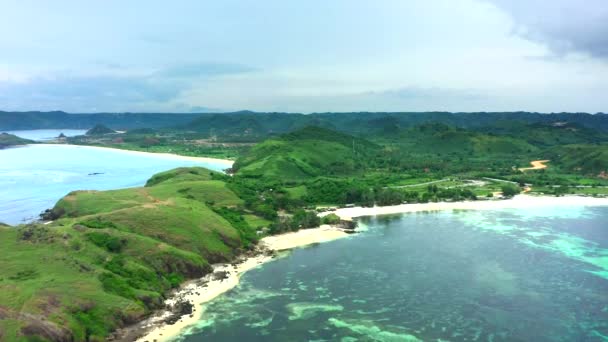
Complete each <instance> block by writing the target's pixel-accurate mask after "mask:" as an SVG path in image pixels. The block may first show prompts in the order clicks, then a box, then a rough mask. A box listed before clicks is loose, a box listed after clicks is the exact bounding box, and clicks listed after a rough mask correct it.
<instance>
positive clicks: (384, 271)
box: [181, 207, 608, 342]
mask: <svg viewBox="0 0 608 342" xmlns="http://www.w3.org/2000/svg"><path fill="white" fill-rule="evenodd" d="M361 223H362V225H363V226H365V227H367V230H365V231H364V232H362V233H359V234H357V235H354V236H352V237H349V238H347V239H343V240H338V241H334V242H330V243H326V244H320V245H316V246H313V247H309V248H302V249H297V250H295V251H293V252H291V253H290V254H289V255H287V256H286V257H284V258H281V259H279V260H276V261H274V262H271V263H268V264H265V265H264V266H262V267H260V268H257V269H255V270H252V271H250V272H248V273H246V274H245V275H244V276H243V278H242V282H241V284H240V285H239V286H238V287H236V288H235V289H233V290H232V291H230V292H229V293H227V294H226V295H224V296H221V297H219V298H218V299H216V300H214V301H213V302H211V303H209V304H207V305H206V310H205V312H204V313H203V317H202V318H201V320H200V321H199V323H198V324H197V326H195V327H193V328H192V329H191V330H190V331H189V332H187V333H186V334H185V335H184V336H182V337H181V339H183V340H185V341H189V342H193V341H417V340H423V341H606V340H608V208H606V207H602V208H600V207H598V208H587V207H560V208H544V209H538V208H530V209H526V210H497V211H455V212H442V213H427V214H423V213H420V214H409V215H403V216H386V217H378V218H371V219H364V220H361Z"/></svg>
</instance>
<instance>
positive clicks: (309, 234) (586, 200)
mask: <svg viewBox="0 0 608 342" xmlns="http://www.w3.org/2000/svg"><path fill="white" fill-rule="evenodd" d="M547 206H608V198H595V197H583V196H563V197H552V196H531V195H525V194H520V195H517V196H515V197H513V198H510V199H501V200H496V199H494V200H481V201H460V202H433V203H415V204H401V205H394V206H384V207H370V208H365V207H352V208H339V209H336V210H333V211H326V212H323V213H320V214H319V216H325V215H328V214H331V213H333V214H336V215H338V216H339V217H340V218H341V219H342V220H353V219H354V218H359V217H364V216H379V215H395V214H408V213H418V212H435V211H444V210H499V209H517V208H530V207H547ZM349 235H350V234H349V233H347V232H345V231H344V230H342V229H340V228H338V227H335V226H328V225H322V226H320V227H318V228H313V229H302V230H299V231H297V232H289V233H284V234H280V235H272V236H267V237H264V238H263V239H261V240H260V242H259V246H260V247H261V248H259V249H258V250H257V253H255V254H254V255H249V256H246V257H245V258H244V259H241V260H239V261H236V262H235V263H231V264H219V265H214V267H213V272H212V273H211V274H208V275H207V276H205V277H203V278H201V279H198V280H192V281H189V282H187V283H185V284H184V285H183V286H182V287H181V288H180V289H179V290H178V291H176V292H175V293H174V294H173V295H171V297H170V298H169V299H167V300H166V301H165V303H166V304H167V305H168V306H173V305H176V304H179V303H180V302H181V303H184V302H186V303H190V304H191V307H192V310H191V312H186V313H185V314H184V315H182V316H181V317H179V318H177V319H175V322H174V323H173V324H171V323H167V322H165V320H166V319H167V318H169V317H171V315H175V314H172V313H171V311H169V310H167V309H164V310H163V311H161V312H159V313H156V314H155V315H154V316H152V317H150V318H148V319H146V320H144V321H143V322H140V323H138V324H136V325H135V326H132V327H130V328H124V329H123V332H124V331H127V332H128V333H131V334H132V335H130V336H128V335H124V334H123V337H122V338H118V339H117V340H118V341H131V340H136V341H137V342H153V341H154V342H166V341H171V340H173V339H175V338H176V337H178V336H179V335H181V334H183V333H184V332H187V331H188V327H191V326H193V325H194V324H196V322H198V321H199V320H200V317H201V315H202V314H203V313H204V309H205V304H206V303H208V302H210V301H211V300H213V299H215V298H217V297H218V296H220V295H222V294H224V293H226V292H228V291H229V290H231V289H232V288H234V287H236V286H237V285H238V284H239V281H240V277H241V276H242V275H243V274H244V273H246V272H247V271H249V270H251V269H254V268H256V267H258V266H260V265H263V264H264V263H266V262H269V261H272V260H274V259H276V257H277V255H276V253H277V252H280V251H286V250H290V249H294V248H297V247H303V246H307V245H311V244H315V243H323V242H328V241H333V240H336V239H340V238H344V237H347V236H349ZM125 336H127V337H125Z"/></svg>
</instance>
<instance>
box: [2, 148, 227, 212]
mask: <svg viewBox="0 0 608 342" xmlns="http://www.w3.org/2000/svg"><path fill="white" fill-rule="evenodd" d="M180 166H203V167H207V168H209V169H213V170H217V171H221V170H222V169H223V168H225V166H223V165H221V164H214V163H201V162H193V161H186V160H177V159H172V158H166V157H163V156H159V155H152V154H150V155H133V154H129V153H126V152H125V151H120V150H109V149H108V150H100V149H92V148H88V147H81V146H67V145H29V146H24V147H16V148H9V149H4V150H0V222H4V223H8V224H18V223H21V222H27V221H30V220H33V219H37V218H38V214H40V213H41V212H42V211H44V210H45V209H47V208H51V207H52V206H53V205H54V204H55V203H56V202H57V201H58V200H59V199H60V198H61V197H63V196H65V195H66V194H67V193H69V192H70V191H73V190H109V189H118V188H126V187H134V186H141V185H143V184H145V182H146V180H148V178H150V176H152V175H153V174H155V173H157V172H161V171H166V170H169V169H172V168H175V167H180ZM94 173H99V174H95V175H93V174H94Z"/></svg>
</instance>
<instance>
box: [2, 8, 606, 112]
mask: <svg viewBox="0 0 608 342" xmlns="http://www.w3.org/2000/svg"><path fill="white" fill-rule="evenodd" d="M0 9H1V11H0V30H1V32H2V33H3V34H2V35H0V51H1V53H0V110H65V111H70V112H100V111H115V112H123V111H151V112H188V111H205V110H212V111H213V110H226V111H228V110H240V109H250V110H257V111H290V112H305V113H308V112H323V111H426V110H449V111H511V110H529V111H540V112H561V111H586V112H599V111H604V112H608V96H607V95H606V94H608V2H606V1H605V0H586V1H584V2H581V1H578V0H552V1H549V0H545V1H541V0H375V1H367V0H349V1H346V0H335V1H328V0H307V1H295V0H294V1H289V0H265V1H259V0H258V1H254V0H251V1H247V0H241V1H232V0H222V1H206V0H199V1H194V0H192V1H186V0H181V1H173V2H171V3H169V2H167V1H154V0H148V1H139V0H137V1H136V0H131V1H112V0H110V1H101V0H99V1H81V0H78V1H66V0H54V1H42V0H39V1H28V0H14V1H11V0H0Z"/></svg>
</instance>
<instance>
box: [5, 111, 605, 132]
mask: <svg viewBox="0 0 608 342" xmlns="http://www.w3.org/2000/svg"><path fill="white" fill-rule="evenodd" d="M433 122H437V123H443V124H446V125H450V126H454V127H460V128H471V129H479V128H483V127H488V126H494V125H495V124H497V123H503V122H519V123H523V124H533V123H540V124H564V123H565V124H576V125H578V126H579V127H582V128H590V129H595V130H600V131H604V132H608V114H603V113H598V114H588V113H554V114H541V113H530V112H504V113H502V112H501V113H485V112H476V113H450V112H395V113H382V112H380V113H368V112H361V113H314V114H306V115H305V114H289V113H262V112H259V113H258V112H251V111H240V112H232V113H221V114H220V113H202V114H193V113H188V114H167V113H97V114H68V113H65V112H0V129H1V130H17V129H41V128H81V129H88V128H91V127H93V126H94V125H95V124H97V123H100V124H103V125H105V126H108V127H110V128H112V129H115V130H121V129H126V130H130V129H136V128H174V129H175V128H177V129H180V130H184V131H193V132H199V133H202V134H205V135H208V136H223V137H226V136H228V137H230V136H232V137H235V136H239V137H250V138H259V137H267V136H271V135H278V134H282V133H287V132H291V131H294V130H297V129H301V128H303V127H306V126H318V127H324V128H328V129H333V130H337V131H341V132H345V133H348V134H353V135H359V136H368V135H375V134H392V133H395V132H396V131H398V130H400V129H404V128H409V127H414V126H418V125H422V124H425V123H433Z"/></svg>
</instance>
